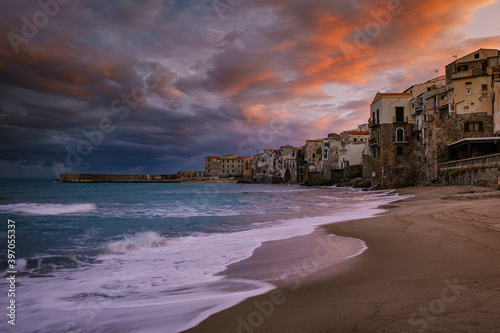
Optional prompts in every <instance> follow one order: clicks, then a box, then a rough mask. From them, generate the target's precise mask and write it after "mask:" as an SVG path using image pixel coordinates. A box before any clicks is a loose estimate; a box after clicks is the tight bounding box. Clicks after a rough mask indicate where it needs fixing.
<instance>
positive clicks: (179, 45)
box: [0, 0, 500, 179]
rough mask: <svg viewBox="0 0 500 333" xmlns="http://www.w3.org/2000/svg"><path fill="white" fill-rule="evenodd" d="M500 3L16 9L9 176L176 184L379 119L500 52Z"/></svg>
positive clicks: (6, 79) (90, 2)
mask: <svg viewBox="0 0 500 333" xmlns="http://www.w3.org/2000/svg"><path fill="white" fill-rule="evenodd" d="M499 14H500V3H499V1H496V0H475V1H470V0H449V1H439V2H438V1H431V0H419V1H416V0H399V1H398V0H339V1H332V0H312V1H296V0H273V1H269V0H266V1H264V0H193V1H181V0H146V1H132V0H121V1H119V0H107V1H106V0H102V1H97V0H86V1H83V0H82V1H77V0H41V1H20V0H3V1H1V3H0V128H1V131H0V137H1V146H0V178H3V177H8V178H12V177H16V178H54V179H55V178H57V177H58V175H59V173H60V172H76V173H140V174H170V173H175V172H177V171H179V170H191V171H195V170H203V168H204V160H203V159H204V157H206V156H208V155H218V156H222V155H226V154H236V155H240V156H248V155H254V154H257V153H259V151H260V150H261V149H264V148H275V149H276V148H279V147H280V146H283V145H286V144H291V145H294V146H301V145H303V144H304V142H305V140H306V139H318V138H322V137H326V135H327V134H328V133H331V132H337V133H339V132H341V131H344V130H350V129H355V128H356V127H357V125H359V124H363V123H366V121H367V119H368V116H369V105H370V103H371V101H372V99H373V97H374V96H375V94H376V93H377V92H378V91H380V92H401V91H403V90H405V89H406V88H408V87H410V86H412V85H413V84H416V83H422V82H425V81H427V80H429V79H432V78H434V77H436V76H437V75H443V74H444V67H445V66H446V65H447V64H449V63H450V62H452V61H453V60H454V58H453V55H458V57H460V56H463V55H466V54H468V53H470V52H473V51H475V50H477V49H479V48H496V49H500V15H499Z"/></svg>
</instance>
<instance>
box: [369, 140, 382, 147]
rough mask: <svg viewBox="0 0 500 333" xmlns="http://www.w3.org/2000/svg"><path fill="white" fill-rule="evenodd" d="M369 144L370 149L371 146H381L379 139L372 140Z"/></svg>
mask: <svg viewBox="0 0 500 333" xmlns="http://www.w3.org/2000/svg"><path fill="white" fill-rule="evenodd" d="M368 143H369V144H370V147H371V146H380V142H378V141H377V139H370V140H369V141H368Z"/></svg>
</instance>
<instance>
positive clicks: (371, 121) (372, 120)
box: [368, 119, 380, 127]
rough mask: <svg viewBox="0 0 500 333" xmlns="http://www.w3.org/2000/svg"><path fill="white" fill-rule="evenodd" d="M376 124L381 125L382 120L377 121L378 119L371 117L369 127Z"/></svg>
mask: <svg viewBox="0 0 500 333" xmlns="http://www.w3.org/2000/svg"><path fill="white" fill-rule="evenodd" d="M376 125H380V121H377V120H376V119H370V122H369V123H368V127H373V126H376Z"/></svg>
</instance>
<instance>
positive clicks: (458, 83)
mask: <svg viewBox="0 0 500 333" xmlns="http://www.w3.org/2000/svg"><path fill="white" fill-rule="evenodd" d="M499 55H500V54H499V50H496V49H479V50H477V51H475V52H472V53H469V54H468V55H466V56H463V57H461V58H459V59H457V60H456V61H454V62H452V63H451V64H449V65H448V66H446V83H447V85H453V101H454V103H453V104H454V110H453V111H454V112H455V113H456V114H473V113H485V114H486V115H492V112H493V86H492V75H493V70H492V68H491V67H490V66H489V63H488V58H493V57H498V56H499Z"/></svg>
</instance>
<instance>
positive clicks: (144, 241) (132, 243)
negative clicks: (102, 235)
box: [103, 231, 168, 254]
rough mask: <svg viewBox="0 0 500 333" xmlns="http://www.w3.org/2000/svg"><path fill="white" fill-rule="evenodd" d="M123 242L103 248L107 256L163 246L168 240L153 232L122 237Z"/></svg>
mask: <svg viewBox="0 0 500 333" xmlns="http://www.w3.org/2000/svg"><path fill="white" fill-rule="evenodd" d="M123 237H124V239H123V240H119V241H114V242H111V243H109V244H107V245H105V246H104V248H103V252H104V253H107V254H123V253H127V252H131V251H137V250H142V249H150V248H155V247H161V246H165V245H166V243H167V241H168V238H166V237H164V236H162V235H159V234H157V233H156V232H153V231H145V232H138V233H136V234H134V235H124V236H123Z"/></svg>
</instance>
